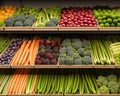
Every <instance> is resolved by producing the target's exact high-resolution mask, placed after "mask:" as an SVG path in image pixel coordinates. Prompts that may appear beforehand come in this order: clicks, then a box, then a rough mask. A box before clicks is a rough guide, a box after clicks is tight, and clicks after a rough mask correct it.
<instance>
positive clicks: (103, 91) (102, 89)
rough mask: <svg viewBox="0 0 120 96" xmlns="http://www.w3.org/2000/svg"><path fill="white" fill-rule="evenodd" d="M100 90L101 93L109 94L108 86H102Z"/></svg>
mask: <svg viewBox="0 0 120 96" xmlns="http://www.w3.org/2000/svg"><path fill="white" fill-rule="evenodd" d="M99 91H100V93H101V94H109V88H108V87H106V86H101V87H100V88H99Z"/></svg>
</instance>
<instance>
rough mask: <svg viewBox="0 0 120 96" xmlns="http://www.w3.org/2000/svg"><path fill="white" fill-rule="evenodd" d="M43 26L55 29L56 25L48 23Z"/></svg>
mask: <svg viewBox="0 0 120 96" xmlns="http://www.w3.org/2000/svg"><path fill="white" fill-rule="evenodd" d="M45 26H46V27H55V26H56V25H55V24H54V23H53V22H51V21H48V22H46V23H45Z"/></svg>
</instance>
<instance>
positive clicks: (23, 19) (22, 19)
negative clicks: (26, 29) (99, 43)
mask: <svg viewBox="0 0 120 96" xmlns="http://www.w3.org/2000/svg"><path fill="white" fill-rule="evenodd" d="M15 19H16V21H23V22H24V21H25V19H26V18H25V15H23V14H20V15H18V16H16V18H15Z"/></svg>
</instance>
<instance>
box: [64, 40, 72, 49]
mask: <svg viewBox="0 0 120 96" xmlns="http://www.w3.org/2000/svg"><path fill="white" fill-rule="evenodd" d="M68 46H71V41H70V39H65V40H63V42H62V47H68Z"/></svg>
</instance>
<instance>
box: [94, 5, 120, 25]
mask: <svg viewBox="0 0 120 96" xmlns="http://www.w3.org/2000/svg"><path fill="white" fill-rule="evenodd" d="M93 12H94V15H95V17H96V18H97V21H98V23H99V26H100V27H120V12H118V11H116V10H115V9H114V8H110V7H109V6H96V7H94V8H93Z"/></svg>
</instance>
